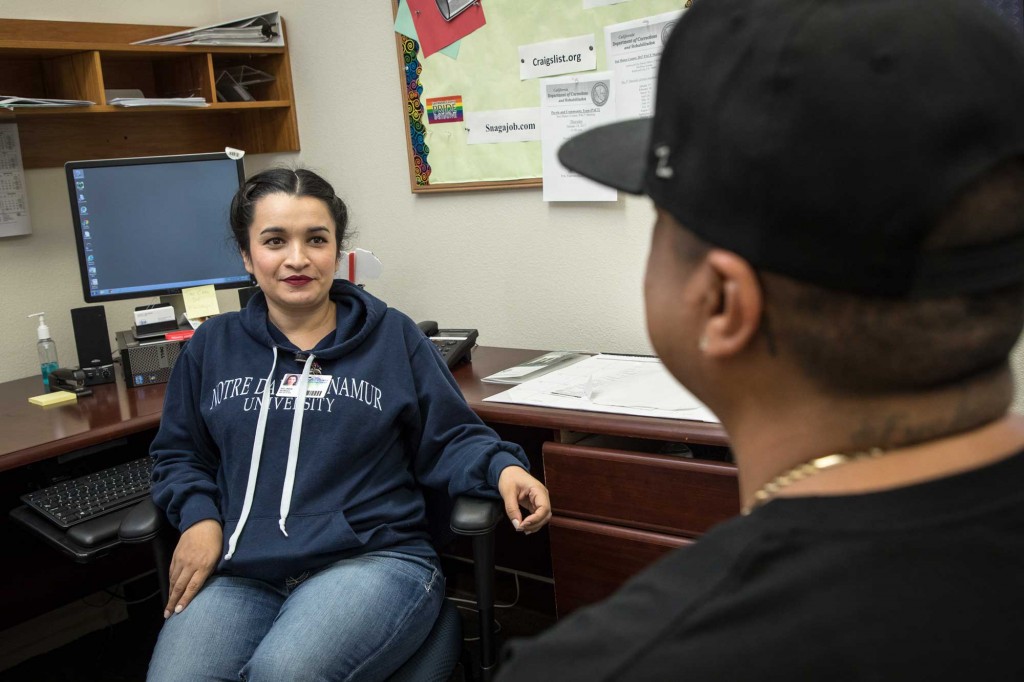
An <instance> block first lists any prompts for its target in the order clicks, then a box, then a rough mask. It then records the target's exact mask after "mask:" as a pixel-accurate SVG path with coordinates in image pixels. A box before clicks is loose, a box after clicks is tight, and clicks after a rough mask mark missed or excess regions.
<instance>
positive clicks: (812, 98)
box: [559, 0, 1024, 296]
mask: <svg viewBox="0 0 1024 682" xmlns="http://www.w3.org/2000/svg"><path fill="white" fill-rule="evenodd" d="M1022 154H1024V43H1022V41H1021V38H1020V36H1018V35H1017V34H1015V33H1014V32H1013V31H1011V30H1010V29H1009V28H1008V27H1007V26H1005V25H1004V22H1002V21H1001V20H1000V18H999V17H998V16H997V15H996V14H995V13H994V12H993V11H992V10H991V9H989V8H987V7H985V6H984V5H983V3H982V2H981V0H698V1H697V2H695V3H694V5H693V7H692V9H689V10H687V11H686V12H685V13H684V14H683V16H682V18H681V20H680V21H679V23H678V24H677V25H676V28H675V30H674V31H673V33H672V36H671V38H670V39H669V41H668V44H667V45H666V46H665V51H664V53H663V54H662V58H661V64H660V67H659V73H658V88H657V102H656V106H655V112H654V117H653V119H637V120H631V121H623V122H620V123H614V124H611V125H607V126H602V127H598V128H593V129H591V130H589V131H587V132H584V133H582V134H580V135H579V136H577V137H575V138H573V139H571V140H569V141H568V142H566V143H565V144H564V145H563V146H562V148H561V149H560V150H559V160H560V161H561V162H562V164H563V165H564V166H566V167H567V168H569V169H570V170H574V171H576V172H578V173H580V174H582V175H584V176H586V177H589V178H591V179H593V180H596V181H597V182H600V183H603V184H605V185H609V186H612V187H615V188H617V189H621V190H623V191H626V192H630V193H634V194H647V195H648V196H650V197H651V199H653V200H654V202H655V203H656V204H657V205H658V206H659V207H660V208H662V209H664V210H666V211H668V212H669V213H670V214H671V215H672V216H673V217H675V218H676V220H678V221H679V222H680V223H681V224H682V225H684V226H685V227H686V228H687V229H689V230H691V231H692V232H694V233H695V234H697V235H698V236H699V237H701V238H702V239H704V240H705V241H708V242H710V243H711V244H714V245H715V246H719V247H722V248H725V249H729V250H731V251H734V252H736V253H738V254H739V255H741V256H743V257H744V258H746V259H747V260H748V261H749V262H750V263H751V264H752V265H754V266H755V267H757V268H760V269H763V270H766V271H770V272H777V273H780V274H783V275H788V276H790V277H793V278H795V279H798V280H802V281H807V282H811V283H814V284H819V285H822V286H826V287H829V288H833V289H839V290H844V291H850V292H854V293H860V294H865V295H878V296H943V295H952V294H958V293H972V292H978V291H985V290H990V289H994V288H998V287H1001V286H1006V285H1009V284H1013V283H1016V282H1020V281H1022V280H1024V234H1016V235H1013V236H1011V237H1009V238H1007V239H1004V240H1001V241H1000V242H999V243H991V244H984V245H978V246H974V247H970V248H957V249H950V250H948V251H923V250H922V242H923V240H924V239H925V237H926V236H927V233H928V230H929V229H930V227H931V225H932V224H933V222H934V220H935V219H936V217H937V216H938V214H939V213H940V212H941V211H942V209H943V208H945V207H946V206H947V205H948V204H949V202H950V201H951V200H952V199H953V198H954V197H955V196H956V195H957V193H958V192H959V191H960V190H962V189H964V188H965V187H966V186H967V185H968V184H969V183H971V181H972V180H975V179H976V178H978V177H979V176H980V175H981V174H982V173H984V172H985V171H987V170H989V169H991V168H992V167H993V166H995V165H996V164H998V163H999V162H1001V161H1004V160H1007V159H1009V158H1012V157H1015V156H1019V155H1022Z"/></svg>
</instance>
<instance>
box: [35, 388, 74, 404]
mask: <svg viewBox="0 0 1024 682" xmlns="http://www.w3.org/2000/svg"><path fill="white" fill-rule="evenodd" d="M28 401H29V402H30V403H32V404H33V405H42V406H43V407H46V406H48V405H60V404H61V403H74V402H77V401H78V396H77V395H75V394H74V393H71V392H70V391H54V392H53V393H44V394H42V395H34V396H32V397H31V398H29V399H28Z"/></svg>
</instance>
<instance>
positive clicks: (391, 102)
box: [0, 0, 1024, 410]
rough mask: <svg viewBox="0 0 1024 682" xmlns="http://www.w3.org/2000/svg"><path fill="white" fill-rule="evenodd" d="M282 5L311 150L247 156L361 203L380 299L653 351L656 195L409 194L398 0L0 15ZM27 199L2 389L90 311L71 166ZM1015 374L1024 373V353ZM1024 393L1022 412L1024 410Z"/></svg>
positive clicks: (508, 335)
mask: <svg viewBox="0 0 1024 682" xmlns="http://www.w3.org/2000/svg"><path fill="white" fill-rule="evenodd" d="M86 6H87V7H86ZM172 7H173V9H172ZM215 10H216V11H215ZM272 10H280V11H281V14H282V16H284V17H285V19H286V22H287V29H288V37H289V45H290V52H291V59H292V71H293V78H294V81H295V96H296V100H297V106H298V117H299V133H300V138H301V141H302V149H303V151H302V152H301V153H299V154H282V155H265V156H261V157H251V158H247V159H246V167H247V170H248V171H249V172H252V171H255V170H258V169H260V168H262V167H265V166H267V165H270V164H276V163H283V164H286V165H296V164H301V165H304V166H308V167H311V168H314V169H316V170H319V171H320V172H322V173H323V174H324V175H325V176H326V177H327V178H329V179H330V180H331V181H332V182H333V183H334V185H335V187H336V188H337V189H338V192H339V194H340V195H341V196H342V197H343V198H344V199H345V200H346V201H347V202H348V203H349V206H350V209H351V215H352V225H353V228H354V229H355V230H356V232H357V234H356V237H355V239H354V240H353V243H352V245H355V246H362V247H363V248H367V249H370V250H372V251H373V252H374V253H375V254H377V256H378V257H379V258H380V259H381V260H382V261H383V263H384V275H383V277H382V279H380V280H378V281H376V282H371V283H370V284H369V285H368V288H369V289H370V290H371V291H373V292H374V293H375V294H377V295H379V296H381V297H382V298H384V299H385V300H386V301H388V302H389V303H390V304H391V305H393V306H395V307H397V308H400V309H402V310H404V311H405V312H407V313H408V314H409V315H411V316H412V317H413V318H415V319H434V320H437V321H438V322H439V323H440V324H441V325H442V326H445V325H447V326H451V327H469V326H472V327H477V328H479V329H480V341H481V343H483V344H487V345H501V346H513V347H521V348H539V349H551V348H574V349H586V350H609V351H619V352H633V353H644V352H650V347H649V344H648V341H647V337H646V332H645V331H644V318H643V305H642V294H641V284H642V275H643V265H644V259H645V258H646V253H647V244H648V239H649V236H650V225H651V223H652V220H653V212H652V210H651V209H650V207H649V202H647V201H646V200H643V199H635V198H632V197H630V198H622V199H620V200H619V201H618V202H617V203H615V204H611V205H596V204H595V205H589V204H574V205H564V204H561V205H560V204H545V203H544V202H542V201H541V196H540V191H539V190H518V191H504V192H479V193H459V194H442V195H437V196H414V195H413V194H411V193H410V192H409V191H408V172H407V158H406V147H405V142H404V139H403V136H402V131H403V129H404V125H405V122H404V119H403V110H402V106H401V103H400V101H401V100H400V97H401V95H400V84H399V75H398V67H397V61H396V55H395V46H394V41H393V39H392V31H391V22H392V19H391V3H390V2H389V1H388V0H376V1H375V2H368V3H356V2H337V1H336V0H260V1H253V0H220V2H219V3H216V4H215V3H208V2H200V1H199V0H185V1H182V2H178V3H175V4H174V5H173V6H172V5H168V4H164V3H158V2H155V0H135V1H133V2H127V1H124V2H115V1H113V0H103V1H96V0H93V1H91V2H87V3H80V4H79V5H73V4H70V3H66V2H59V1H58V0H31V1H29V0H5V2H4V3H3V4H2V5H0V14H3V15H5V16H9V17H17V18H46V19H75V20H82V19H84V18H85V17H86V15H88V19H89V20H91V21H120V22H132V23H170V24H188V23H191V24H195V25H201V24H204V23H212V22H214V21H217V20H218V19H220V18H224V19H229V18H235V17H241V16H247V15H251V14H255V13H258V12H263V11H272ZM29 190H30V192H31V194H32V206H31V208H32V212H33V223H34V228H35V233H34V234H33V236H32V237H29V238H21V239H7V240H0V273H3V275H2V278H3V279H2V281H3V283H4V284H3V291H2V294H0V319H3V320H5V321H6V322H7V324H6V327H5V329H4V330H3V332H2V333H0V357H3V358H5V362H4V363H3V364H2V365H0V380H7V379H12V378H16V377H19V376H26V375H28V374H31V373H32V372H34V371H35V365H36V361H35V351H34V347H33V344H34V341H35V334H34V333H33V330H32V325H31V322H30V321H29V320H25V321H24V324H22V323H21V320H22V319H23V316H24V315H25V314H27V313H30V312H36V311H37V310H39V309H47V311H48V312H49V311H54V312H55V313H56V314H57V318H54V320H53V321H51V322H50V324H51V329H53V330H54V334H55V337H54V338H55V339H56V341H57V343H58V347H59V348H60V349H61V351H62V360H63V361H65V362H67V361H68V359H69V358H70V359H73V355H72V354H73V352H74V342H73V338H72V336H71V330H70V321H69V320H68V319H66V318H67V313H66V311H67V309H68V308H70V307H75V306H78V305H82V299H81V293H80V291H79V285H78V274H77V265H76V261H75V255H74V250H73V245H72V237H71V228H70V216H69V214H68V211H69V208H68V205H67V203H68V202H67V199H66V196H65V191H66V190H65V189H64V185H63V177H62V175H61V172H60V171H59V170H56V169H55V170H49V169H47V170H39V171H30V172H29ZM44 281H45V282H46V287H45V294H43V293H41V292H40V288H41V287H40V283H41V282H44ZM8 292H11V294H10V295H9V293H8ZM221 301H222V308H224V309H230V308H233V307H237V300H236V299H233V294H232V293H229V294H227V295H223V294H222V296H221ZM136 303H137V302H127V303H126V304H123V305H108V306H107V308H108V311H107V314H108V319H110V320H111V327H113V326H115V322H114V320H121V321H122V322H123V321H128V320H130V309H131V307H132V306H133V305H135V304H136ZM61 316H63V318H64V319H61ZM119 328H123V326H122V327H119ZM1014 365H1015V369H1016V372H1017V376H1018V377H1019V378H1021V379H1024V349H1022V348H1021V347H1018V349H1017V352H1016V353H1015V359H1014ZM1019 383H1021V381H1019ZM1021 393H1022V392H1021V391H1020V390H1019V391H1018V400H1017V408H1018V409H1021V410H1024V396H1022V395H1021Z"/></svg>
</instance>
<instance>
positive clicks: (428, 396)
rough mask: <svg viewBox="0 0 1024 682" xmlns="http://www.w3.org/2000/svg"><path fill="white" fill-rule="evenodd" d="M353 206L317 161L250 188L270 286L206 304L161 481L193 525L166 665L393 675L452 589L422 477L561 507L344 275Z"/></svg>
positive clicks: (160, 655)
mask: <svg viewBox="0 0 1024 682" xmlns="http://www.w3.org/2000/svg"><path fill="white" fill-rule="evenodd" d="M346 224H347V212H346V209H345V205H344V203H342V201H341V199H339V198H338V197H337V196H336V195H335V193H334V190H333V188H332V187H331V186H330V185H329V184H328V183H327V182H326V181H324V180H323V179H322V178H320V177H319V176H317V175H316V174H314V173H312V172H310V171H306V170H298V171H291V170H286V169H272V170H268V171H263V172H261V173H258V174H257V175H255V176H253V177H252V178H251V179H250V180H249V181H248V182H246V184H245V186H244V187H243V188H242V189H240V190H239V192H238V193H237V194H236V196H235V198H234V200H233V201H232V204H231V229H232V232H233V233H234V237H235V240H236V241H237V243H238V247H239V249H240V251H241V253H242V258H243V260H244V262H245V267H246V269H247V270H248V271H249V272H250V273H251V274H252V275H253V276H254V277H255V279H256V282H257V284H258V285H259V287H260V290H261V292H260V293H258V294H257V295H256V296H254V297H253V298H252V299H251V300H250V301H249V303H248V305H247V306H246V307H245V309H244V310H242V311H241V312H239V313H228V314H224V315H219V316H217V317H214V318H211V319H210V320H207V321H206V322H204V323H203V325H202V326H201V327H200V328H199V329H198V330H197V331H196V334H195V336H193V337H192V340H191V341H190V342H189V344H188V346H187V347H186V348H185V350H184V352H183V353H182V354H181V356H180V357H179V358H178V360H177V362H176V364H175V367H174V372H173V374H172V376H171V380H170V383H169V384H168V386H167V394H166V398H165V404H164V410H163V419H162V420H161V423H160V430H159V432H158V433H157V436H156V438H155V440H154V441H153V445H152V449H151V452H152V455H153V457H154V458H155V464H154V469H153V497H154V499H155V500H156V503H157V504H158V505H159V506H160V507H161V508H163V509H164V511H165V512H166V513H167V517H168V519H170V521H171V523H173V524H174V525H175V526H176V527H177V528H178V529H179V530H180V531H181V540H180V541H179V542H178V546H177V547H176V549H175V551H174V557H173V559H172V560H171V571H170V600H169V601H168V603H167V606H166V610H165V612H164V617H165V618H166V619H167V620H166V622H165V623H164V627H163V629H162V630H161V633H160V638H159V640H158V642H157V645H156V650H155V651H154V654H153V658H152V661H151V662H150V669H149V675H150V679H154V680H189V681H190V682H191V681H194V680H202V679H239V676H241V678H242V679H246V680H250V681H254V680H263V679H267V680H293V679H381V678H384V677H387V675H389V674H390V673H391V672H393V671H394V670H395V669H396V668H397V667H398V666H400V665H401V664H402V663H403V662H404V661H405V660H406V659H407V658H408V657H409V656H410V655H412V653H413V652H414V651H415V650H416V648H418V646H419V645H420V643H421V642H422V641H423V639H424V638H425V637H426V635H427V633H428V632H429V631H430V628H431V626H432V625H433V622H434V620H435V618H436V616H437V613H438V609H439V608H440V605H441V600H442V599H443V597H444V578H443V576H442V575H441V572H440V569H439V565H438V560H437V556H436V554H435V552H434V549H433V547H432V546H431V542H430V536H429V534H428V532H427V521H426V517H425V512H424V498H423V494H422V492H421V489H422V488H423V487H428V488H432V489H436V490H439V491H441V492H446V493H447V494H449V495H450V496H456V495H459V494H462V493H474V494H479V495H493V494H494V491H495V490H497V491H498V492H499V493H500V494H501V496H502V497H503V498H504V501H505V508H506V509H507V510H508V515H509V518H510V519H511V521H512V523H513V525H514V526H516V527H517V529H518V530H520V531H523V532H534V531H536V530H537V529H539V528H540V527H541V526H543V525H544V524H545V523H547V520H548V518H549V517H550V515H551V512H550V503H549V500H548V493H547V489H546V488H545V487H544V486H543V485H542V484H541V483H540V482H539V481H537V480H536V479H535V478H533V477H532V476H530V474H529V473H527V471H526V469H527V467H528V464H527V460H526V457H525V455H524V454H523V451H522V449H521V448H520V447H519V446H517V445H514V444H512V443H508V442H504V441H501V440H499V439H498V437H497V435H496V434H495V433H494V432H493V431H491V430H490V429H489V428H487V427H486V426H484V425H483V424H482V423H481V421H480V420H479V418H477V417H476V415H475V414H474V413H473V412H472V411H471V410H470V409H469V407H468V406H467V405H466V402H465V400H464V399H463V397H462V395H461V393H460V392H459V389H458V387H457V385H456V383H455V381H454V380H453V379H452V377H451V374H450V373H449V372H448V370H447V368H446V367H445V364H444V362H443V361H442V360H441V357H440V355H439V354H438V353H437V351H436V350H435V349H434V347H433V345H432V343H431V342H430V341H429V340H428V339H427V338H426V337H425V336H424V335H423V334H422V333H421V332H420V330H419V328H418V327H417V326H416V325H415V324H414V323H413V322H412V321H411V320H410V319H409V318H408V317H406V316H405V315H403V314H402V313H400V312H398V311H396V310H394V309H391V308H388V307H387V306H386V305H385V304H384V303H383V302H382V301H380V300H378V299H376V298H374V297H373V296H371V295H369V294H367V293H366V292H364V291H363V290H362V289H360V288H358V287H356V286H353V285H352V284H350V283H348V282H346V281H342V280H337V281H335V280H334V272H335V270H336V268H337V266H338V260H339V258H340V249H341V244H342V242H343V240H344V236H345V227H346ZM289 377H294V378H289ZM520 506H522V507H523V508H525V509H527V510H529V511H530V514H529V515H528V516H526V518H522V514H521V512H520Z"/></svg>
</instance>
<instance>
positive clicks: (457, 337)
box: [418, 321, 479, 369]
mask: <svg viewBox="0 0 1024 682" xmlns="http://www.w3.org/2000/svg"><path fill="white" fill-rule="evenodd" d="M418 326H419V328H420V329H421V330H423V333H424V334H426V335H427V336H428V337H429V338H430V340H431V341H432V342H433V343H434V347H435V348H437V351H438V352H439V353H440V354H441V357H442V358H444V361H445V364H446V365H448V369H454V368H455V366H456V365H458V364H459V363H460V362H462V361H463V360H465V361H466V362H469V361H470V360H472V351H473V348H474V347H475V346H476V339H477V337H478V336H479V334H478V333H477V331H476V330H475V329H438V328H437V322H433V321H427V322H419V323H418Z"/></svg>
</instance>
